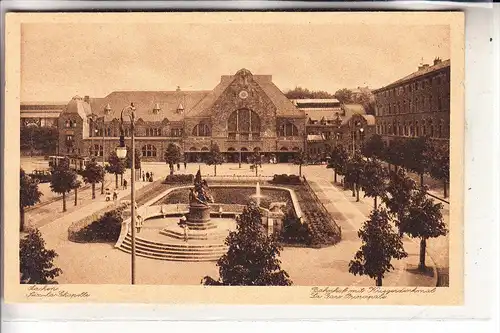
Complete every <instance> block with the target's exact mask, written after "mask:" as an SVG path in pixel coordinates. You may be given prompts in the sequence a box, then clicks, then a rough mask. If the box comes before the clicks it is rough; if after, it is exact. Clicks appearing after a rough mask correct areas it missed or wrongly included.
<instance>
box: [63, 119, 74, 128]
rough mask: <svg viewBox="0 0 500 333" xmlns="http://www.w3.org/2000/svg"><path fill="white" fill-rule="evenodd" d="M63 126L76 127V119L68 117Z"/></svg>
mask: <svg viewBox="0 0 500 333" xmlns="http://www.w3.org/2000/svg"><path fill="white" fill-rule="evenodd" d="M65 126H66V127H68V128H69V127H76V120H70V119H67V120H66V123H65Z"/></svg>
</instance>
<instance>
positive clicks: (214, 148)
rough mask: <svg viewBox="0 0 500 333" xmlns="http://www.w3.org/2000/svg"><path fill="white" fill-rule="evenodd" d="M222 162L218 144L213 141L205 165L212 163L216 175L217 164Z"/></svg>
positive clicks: (222, 158)
mask: <svg viewBox="0 0 500 333" xmlns="http://www.w3.org/2000/svg"><path fill="white" fill-rule="evenodd" d="M222 162H224V157H223V156H222V154H221V153H220V149H219V145H218V144H216V143H213V144H212V145H211V146H210V152H209V153H208V155H207V159H206V162H205V163H207V165H213V166H214V175H215V176H217V164H219V165H221V164H222Z"/></svg>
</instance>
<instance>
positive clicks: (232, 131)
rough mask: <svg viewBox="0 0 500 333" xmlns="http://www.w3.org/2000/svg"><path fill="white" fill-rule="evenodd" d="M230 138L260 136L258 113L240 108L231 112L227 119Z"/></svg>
mask: <svg viewBox="0 0 500 333" xmlns="http://www.w3.org/2000/svg"><path fill="white" fill-rule="evenodd" d="M227 130H228V137H229V139H233V140H236V139H237V138H239V139H240V140H255V139H259V138H260V118H259V116H258V115H257V113H255V112H253V111H252V110H248V109H240V110H237V111H234V112H233V113H231V115H230V116H229V118H228V120H227Z"/></svg>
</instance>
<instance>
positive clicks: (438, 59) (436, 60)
mask: <svg viewBox="0 0 500 333" xmlns="http://www.w3.org/2000/svg"><path fill="white" fill-rule="evenodd" d="M441 62H442V60H441V58H439V57H438V58H435V59H434V66H436V65H437V64H440V63H441Z"/></svg>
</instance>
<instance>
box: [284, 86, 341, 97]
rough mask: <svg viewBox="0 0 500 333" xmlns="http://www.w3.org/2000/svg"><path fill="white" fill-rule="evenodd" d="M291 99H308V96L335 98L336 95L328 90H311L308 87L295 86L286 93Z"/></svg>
mask: <svg viewBox="0 0 500 333" xmlns="http://www.w3.org/2000/svg"><path fill="white" fill-rule="evenodd" d="M285 96H286V97H288V98H289V99H307V98H325V99H328V98H333V97H334V96H333V95H332V94H330V93H328V92H326V91H321V90H320V91H311V90H309V89H307V88H302V87H295V89H293V90H289V91H287V92H286V93H285Z"/></svg>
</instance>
